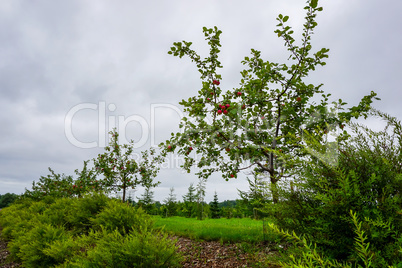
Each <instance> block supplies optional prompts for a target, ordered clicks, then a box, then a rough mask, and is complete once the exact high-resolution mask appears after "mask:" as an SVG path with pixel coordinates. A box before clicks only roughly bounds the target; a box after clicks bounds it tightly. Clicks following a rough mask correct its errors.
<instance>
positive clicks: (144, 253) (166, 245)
mask: <svg viewBox="0 0 402 268" xmlns="http://www.w3.org/2000/svg"><path fill="white" fill-rule="evenodd" d="M97 235H101V237H100V238H99V239H98V240H97V243H96V246H95V247H92V248H89V249H88V250H87V252H86V254H83V255H81V256H78V257H76V258H74V259H71V260H70V261H69V262H68V263H66V264H65V265H64V266H63V267H179V258H178V257H177V254H176V248H175V246H174V242H173V241H172V240H170V239H168V238H167V237H166V235H162V234H160V233H159V234H153V233H152V232H142V233H138V232H135V231H133V232H130V233H129V234H128V235H122V234H121V233H120V232H119V231H118V230H115V231H112V232H109V231H106V230H105V229H104V230H102V231H100V232H98V233H97Z"/></svg>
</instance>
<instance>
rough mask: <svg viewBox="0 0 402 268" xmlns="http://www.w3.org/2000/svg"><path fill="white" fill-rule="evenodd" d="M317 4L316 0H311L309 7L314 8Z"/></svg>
mask: <svg viewBox="0 0 402 268" xmlns="http://www.w3.org/2000/svg"><path fill="white" fill-rule="evenodd" d="M317 4H318V0H311V3H310V6H311V7H312V8H316V7H317Z"/></svg>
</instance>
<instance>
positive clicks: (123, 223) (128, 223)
mask: <svg viewBox="0 0 402 268" xmlns="http://www.w3.org/2000/svg"><path fill="white" fill-rule="evenodd" d="M91 226H92V228H93V229H94V230H101V228H104V229H106V230H107V231H114V230H118V231H119V232H120V233H121V234H122V235H123V234H128V233H129V232H130V231H131V230H132V229H134V230H135V231H136V232H141V231H142V230H148V229H149V228H150V227H151V226H152V220H151V218H150V216H149V215H148V214H146V213H145V212H144V211H143V210H142V209H141V208H138V209H135V208H133V207H131V206H130V205H128V204H127V203H122V202H121V201H118V200H111V201H110V202H109V203H108V204H107V206H106V207H105V208H104V209H103V210H102V211H101V212H100V213H98V214H97V215H96V217H94V218H92V219H91Z"/></svg>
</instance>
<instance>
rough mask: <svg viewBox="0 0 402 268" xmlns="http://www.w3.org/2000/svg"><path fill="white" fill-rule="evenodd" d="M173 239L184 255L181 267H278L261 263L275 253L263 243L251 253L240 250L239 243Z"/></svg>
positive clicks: (183, 238) (182, 238)
mask: <svg viewBox="0 0 402 268" xmlns="http://www.w3.org/2000/svg"><path fill="white" fill-rule="evenodd" d="M173 239H177V242H176V246H177V247H178V251H179V252H180V253H182V254H183V257H184V260H183V262H182V265H183V266H182V267H191V268H201V267H213V268H225V267H228V268H229V267H230V268H237V267H279V266H276V265H271V266H269V265H268V266H267V264H262V263H261V261H262V260H265V259H266V258H267V257H268V256H269V255H272V254H275V253H273V252H271V251H270V250H269V248H268V247H265V246H263V245H261V251H260V252H259V253H258V254H257V253H254V254H253V253H250V252H246V251H244V250H242V249H241V247H240V246H239V244H222V243H221V242H218V241H195V240H192V239H189V238H185V237H173ZM257 259H258V260H257ZM257 263H259V264H257Z"/></svg>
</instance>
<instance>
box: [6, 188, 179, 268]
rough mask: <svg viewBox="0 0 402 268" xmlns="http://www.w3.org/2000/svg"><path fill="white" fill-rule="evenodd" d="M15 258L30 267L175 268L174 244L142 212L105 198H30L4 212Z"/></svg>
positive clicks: (176, 259)
mask: <svg viewBox="0 0 402 268" xmlns="http://www.w3.org/2000/svg"><path fill="white" fill-rule="evenodd" d="M0 225H1V226H2V227H3V228H4V229H3V234H2V235H3V236H4V237H5V238H6V239H8V240H10V242H9V244H8V246H9V250H10V252H11V258H13V259H14V260H17V261H20V262H22V264H23V266H24V267H54V266H57V267H175V266H177V265H178V261H179V258H178V255H177V254H176V250H175V247H174V241H172V240H170V239H168V238H167V237H166V236H164V235H162V234H161V233H156V232H154V231H153V230H152V221H151V220H150V217H149V216H148V215H147V214H146V213H145V212H144V211H143V210H142V209H135V208H133V207H131V206H128V205H127V204H125V203H121V202H119V201H116V200H110V199H109V198H107V197H106V196H103V195H98V194H95V195H87V196H85V197H84V198H73V199H69V198H59V199H56V198H45V199H43V200H41V201H33V200H31V199H24V200H22V201H21V202H20V203H15V204H13V205H11V206H10V207H7V208H5V209H4V210H2V211H1V212H0Z"/></svg>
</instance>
